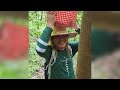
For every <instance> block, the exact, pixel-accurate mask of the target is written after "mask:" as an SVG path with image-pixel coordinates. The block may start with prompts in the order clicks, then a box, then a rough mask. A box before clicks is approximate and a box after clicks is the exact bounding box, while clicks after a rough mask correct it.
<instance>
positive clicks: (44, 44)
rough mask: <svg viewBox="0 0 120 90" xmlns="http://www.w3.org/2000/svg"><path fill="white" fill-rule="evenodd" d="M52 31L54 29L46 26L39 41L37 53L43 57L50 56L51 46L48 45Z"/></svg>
mask: <svg viewBox="0 0 120 90" xmlns="http://www.w3.org/2000/svg"><path fill="white" fill-rule="evenodd" d="M52 31H53V30H52V29H51V28H50V27H46V28H45V29H44V30H43V33H42V34H41V36H40V38H39V39H38V41H37V45H36V51H37V54H38V55H39V56H41V57H43V58H48V57H50V53H51V48H50V47H49V46H48V42H49V40H50V37H51V33H52Z"/></svg>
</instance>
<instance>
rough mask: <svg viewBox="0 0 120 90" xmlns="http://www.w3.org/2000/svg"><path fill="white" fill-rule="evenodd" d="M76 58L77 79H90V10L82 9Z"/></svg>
mask: <svg viewBox="0 0 120 90" xmlns="http://www.w3.org/2000/svg"><path fill="white" fill-rule="evenodd" d="M79 40H80V42H79V47H78V58H77V69H76V78H77V79H91V55H90V49H91V15H90V11H84V12H83V17H82V25H81V31H80V38H79Z"/></svg>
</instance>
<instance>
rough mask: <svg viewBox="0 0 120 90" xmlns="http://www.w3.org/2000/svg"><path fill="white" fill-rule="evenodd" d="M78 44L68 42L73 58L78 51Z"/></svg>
mask: <svg viewBox="0 0 120 90" xmlns="http://www.w3.org/2000/svg"><path fill="white" fill-rule="evenodd" d="M78 42H79V41H75V42H70V43H69V45H70V46H71V48H72V55H73V56H74V55H75V54H76V52H77V51H78Z"/></svg>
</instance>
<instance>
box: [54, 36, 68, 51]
mask: <svg viewBox="0 0 120 90" xmlns="http://www.w3.org/2000/svg"><path fill="white" fill-rule="evenodd" d="M53 43H54V45H55V47H56V49H57V50H60V51H63V50H64V49H65V47H66V44H67V43H68V35H56V36H53Z"/></svg>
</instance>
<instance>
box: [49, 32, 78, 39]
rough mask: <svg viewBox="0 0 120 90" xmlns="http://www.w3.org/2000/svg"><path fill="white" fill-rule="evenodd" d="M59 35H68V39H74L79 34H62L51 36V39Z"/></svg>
mask: <svg viewBox="0 0 120 90" xmlns="http://www.w3.org/2000/svg"><path fill="white" fill-rule="evenodd" d="M57 35H68V38H74V37H76V35H77V33H60V34H54V35H51V37H52V36H57Z"/></svg>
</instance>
